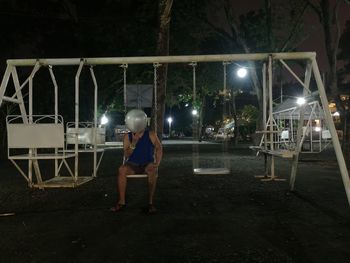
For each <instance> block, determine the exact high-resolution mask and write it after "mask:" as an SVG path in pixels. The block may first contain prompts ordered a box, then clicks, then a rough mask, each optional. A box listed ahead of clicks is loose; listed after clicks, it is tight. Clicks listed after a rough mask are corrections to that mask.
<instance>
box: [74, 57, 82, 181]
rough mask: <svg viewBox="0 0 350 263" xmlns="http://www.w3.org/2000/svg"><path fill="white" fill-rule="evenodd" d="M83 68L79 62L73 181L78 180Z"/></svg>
mask: <svg viewBox="0 0 350 263" xmlns="http://www.w3.org/2000/svg"><path fill="white" fill-rule="evenodd" d="M83 66H84V60H80V63H79V67H78V70H77V73H76V75H75V145H74V154H75V160H74V180H75V181H76V180H78V173H79V154H78V151H79V149H78V147H79V140H78V135H79V78H80V74H81V71H82V69H83Z"/></svg>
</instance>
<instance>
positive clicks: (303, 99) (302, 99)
mask: <svg viewBox="0 0 350 263" xmlns="http://www.w3.org/2000/svg"><path fill="white" fill-rule="evenodd" d="M305 103H306V100H305V98H298V99H297V104H298V105H300V106H301V105H304V104H305Z"/></svg>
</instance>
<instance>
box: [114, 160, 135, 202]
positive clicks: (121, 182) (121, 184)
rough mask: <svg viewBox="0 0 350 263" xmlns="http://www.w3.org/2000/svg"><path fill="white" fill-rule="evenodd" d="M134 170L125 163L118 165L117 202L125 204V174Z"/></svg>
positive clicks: (132, 172)
mask: <svg viewBox="0 0 350 263" xmlns="http://www.w3.org/2000/svg"><path fill="white" fill-rule="evenodd" d="M134 173H135V172H134V171H133V170H132V169H131V168H130V167H129V166H127V165H124V164H123V165H122V166H120V167H119V173H118V192H119V201H118V204H122V205H125V193H126V183H127V178H126V176H127V175H130V174H134Z"/></svg>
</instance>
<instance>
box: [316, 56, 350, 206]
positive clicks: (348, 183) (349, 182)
mask: <svg viewBox="0 0 350 263" xmlns="http://www.w3.org/2000/svg"><path fill="white" fill-rule="evenodd" d="M312 70H313V73H314V76H315V80H316V83H317V87H318V92H319V94H320V99H321V102H322V108H323V112H324V116H325V121H326V125H327V126H328V128H329V131H330V133H331V136H332V143H333V147H334V151H335V155H336V156H337V161H338V166H339V169H340V174H341V177H342V180H343V184H344V188H345V193H346V197H347V199H348V203H349V205H350V179H349V173H348V169H347V167H346V163H345V160H344V155H343V152H342V150H341V147H340V142H339V139H338V135H337V131H336V129H335V126H334V122H333V119H332V115H331V112H330V110H329V108H328V100H327V96H326V91H325V89H324V86H323V82H322V79H321V74H320V71H319V69H318V65H317V62H316V58H313V59H312Z"/></svg>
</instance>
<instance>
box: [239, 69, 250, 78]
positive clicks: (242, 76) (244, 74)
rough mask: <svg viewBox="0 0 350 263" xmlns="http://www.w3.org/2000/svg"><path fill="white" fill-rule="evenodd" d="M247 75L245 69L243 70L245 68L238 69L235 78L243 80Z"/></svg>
mask: <svg viewBox="0 0 350 263" xmlns="http://www.w3.org/2000/svg"><path fill="white" fill-rule="evenodd" d="M247 74H248V71H247V69H245V68H239V69H238V70H237V76H238V77H239V78H241V79H242V78H245V77H246V76H247Z"/></svg>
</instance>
